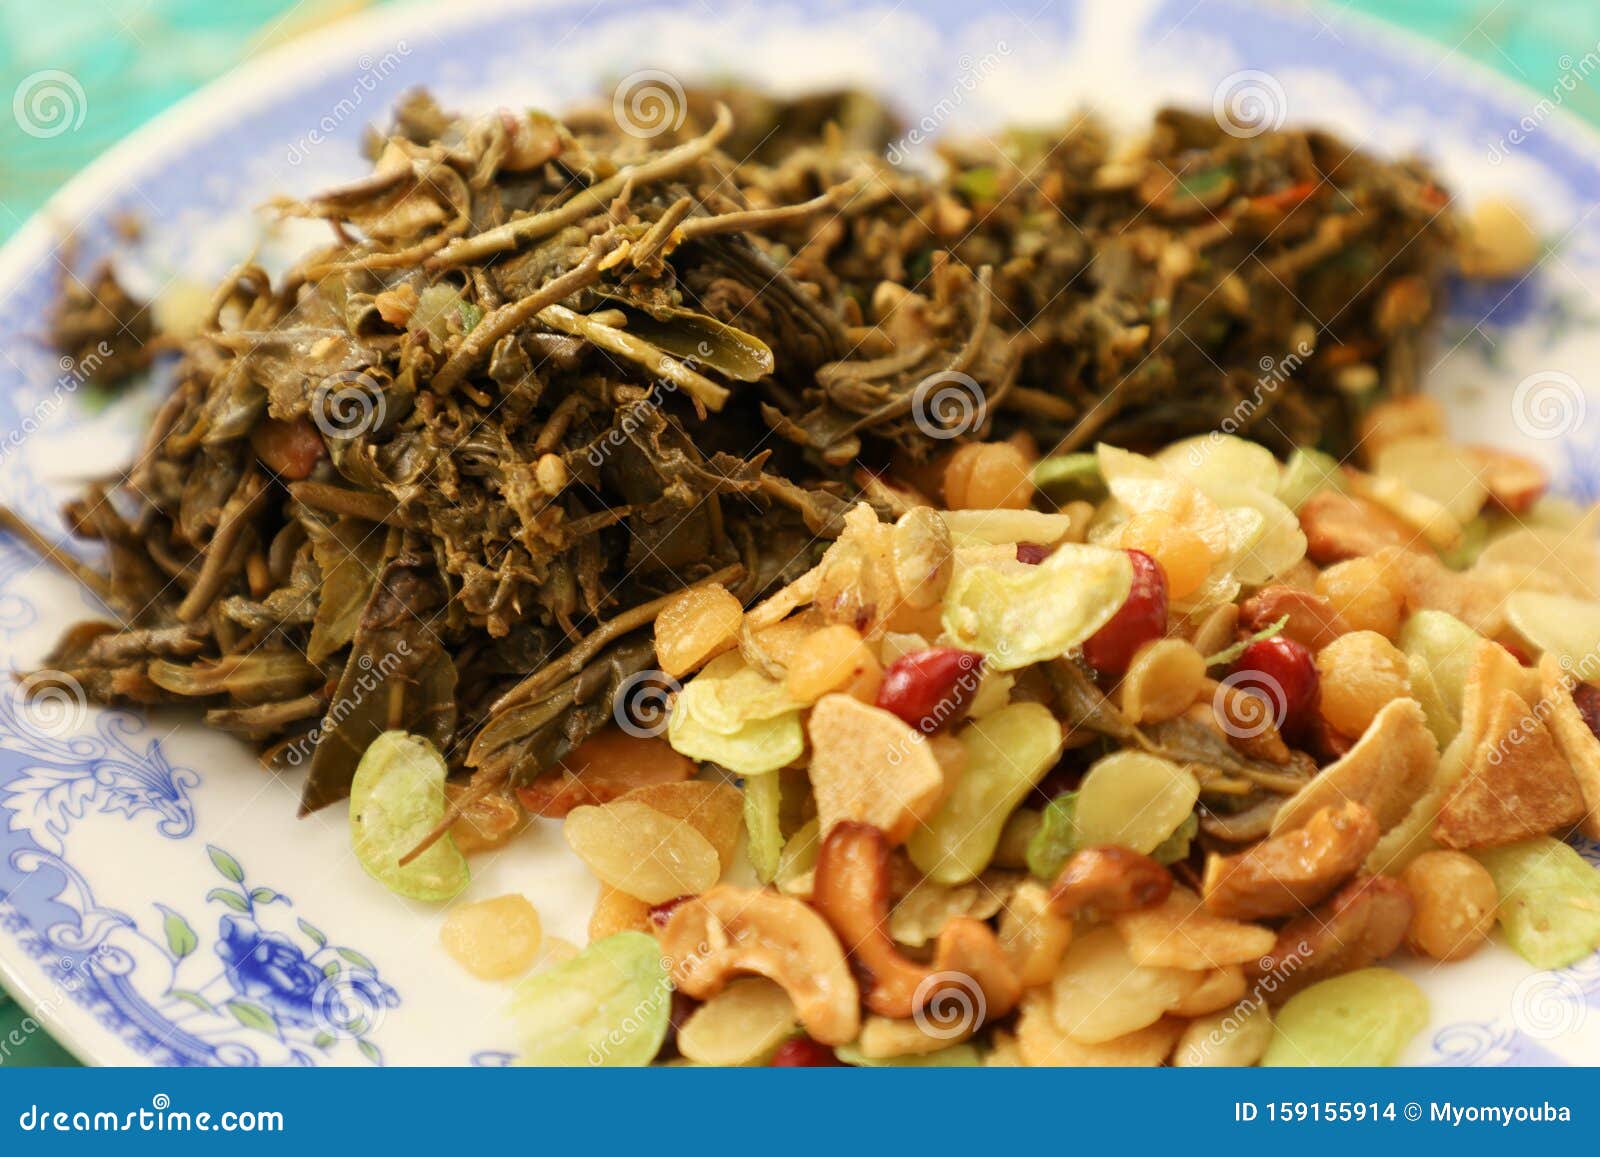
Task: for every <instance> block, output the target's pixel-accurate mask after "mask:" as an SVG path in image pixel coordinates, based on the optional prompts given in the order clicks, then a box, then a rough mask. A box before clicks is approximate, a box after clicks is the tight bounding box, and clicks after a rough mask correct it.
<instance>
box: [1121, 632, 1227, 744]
mask: <svg viewBox="0 0 1600 1157" xmlns="http://www.w3.org/2000/svg"><path fill="white" fill-rule="evenodd" d="M1205 680H1206V662H1205V659H1204V658H1203V657H1202V656H1201V654H1200V652H1199V651H1197V650H1195V649H1194V647H1193V646H1191V645H1190V644H1188V643H1186V642H1184V641H1183V640H1182V639H1156V640H1154V641H1152V642H1149V643H1146V644H1145V645H1144V646H1142V647H1140V648H1139V649H1138V650H1137V651H1136V652H1134V656H1133V662H1132V663H1130V664H1128V672H1127V674H1125V675H1124V676H1123V677H1122V684H1121V696H1122V713H1123V714H1124V715H1126V716H1127V717H1128V721H1129V722H1131V723H1160V722H1161V721H1162V720H1165V719H1176V718H1177V717H1178V716H1179V715H1182V714H1183V713H1184V712H1185V711H1187V710H1188V709H1189V707H1190V705H1191V704H1192V703H1194V701H1195V700H1196V699H1197V698H1199V697H1200V691H1201V688H1202V687H1203V686H1204V684H1205Z"/></svg>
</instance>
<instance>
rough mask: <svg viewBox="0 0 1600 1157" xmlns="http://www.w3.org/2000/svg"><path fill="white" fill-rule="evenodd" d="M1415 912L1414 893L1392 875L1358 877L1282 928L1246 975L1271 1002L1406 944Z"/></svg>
mask: <svg viewBox="0 0 1600 1157" xmlns="http://www.w3.org/2000/svg"><path fill="white" fill-rule="evenodd" d="M1412 911H1413V906H1412V900H1411V893H1410V892H1409V891H1408V890H1407V889H1406V886H1405V885H1404V884H1402V883H1401V882H1400V881H1399V880H1396V879H1394V878H1393V877H1391V876H1367V877H1366V878H1365V879H1360V880H1352V881H1351V882H1350V883H1348V884H1346V885H1345V886H1344V887H1343V888H1341V889H1340V890H1339V891H1338V893H1337V894H1336V895H1335V896H1334V897H1333V898H1332V899H1331V900H1328V901H1327V902H1326V903H1324V904H1322V905H1321V906H1319V907H1318V908H1317V909H1316V910H1315V911H1313V912H1310V913H1308V914H1306V915H1304V916H1301V917H1300V918H1298V919H1296V920H1291V921H1290V922H1289V923H1287V924H1285V925H1284V926H1283V927H1282V928H1280V929H1279V930H1278V942H1277V943H1276V944H1275V945H1274V946H1273V949H1272V951H1271V952H1269V953H1267V954H1266V955H1264V956H1262V957H1261V959H1260V960H1258V961H1256V962H1255V963H1254V964H1251V965H1247V966H1246V969H1245V976H1246V978H1247V979H1248V980H1250V982H1251V984H1252V986H1253V987H1254V989H1255V990H1256V991H1257V992H1259V993H1261V995H1262V996H1263V998H1264V999H1266V1000H1267V1002H1268V1003H1271V1004H1282V1003H1283V1002H1284V1001H1285V1000H1288V999H1289V997H1291V996H1293V995H1294V994H1295V993H1297V992H1299V991H1300V990H1301V989H1302V988H1308V987H1310V986H1311V985H1313V984H1315V983H1316V982H1317V981H1319V980H1326V979H1328V978H1329V977H1330V976H1338V975H1340V974H1342V973H1345V972H1354V971H1356V970H1357V969H1361V968H1366V967H1368V966H1369V965H1372V964H1375V963H1376V962H1377V961H1379V960H1382V959H1384V957H1386V956H1388V955H1389V954H1390V953H1392V952H1394V950H1395V949H1397V948H1399V947H1400V943H1401V941H1402V940H1403V939H1404V938H1405V934H1406V927H1407V926H1408V925H1409V924H1410V923H1411V914H1412Z"/></svg>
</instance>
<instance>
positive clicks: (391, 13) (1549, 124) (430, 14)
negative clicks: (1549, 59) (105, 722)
mask: <svg viewBox="0 0 1600 1157" xmlns="http://www.w3.org/2000/svg"><path fill="white" fill-rule="evenodd" d="M1088 2H1089V0H1077V3H1078V4H1079V5H1083V4H1086V3H1088ZM1227 2H1229V3H1232V4H1236V5H1238V6H1241V7H1254V8H1258V9H1262V10H1268V11H1272V12H1274V13H1276V14H1278V15H1279V16H1280V17H1282V18H1284V19H1287V20H1291V21H1294V22H1298V23H1309V22H1310V21H1311V16H1312V13H1311V10H1310V9H1309V8H1308V6H1307V5H1306V4H1304V3H1295V2H1294V0H1227ZM578 4H579V0H466V2H463V0H458V2H457V3H455V4H452V5H450V6H448V7H441V6H436V5H433V4H430V3H429V2H428V0H404V2H403V3H400V4H396V5H394V6H392V7H386V8H381V9H380V8H369V9H367V10H365V11H362V12H358V13H354V14H351V15H347V16H344V17H341V18H339V19H336V20H334V21H333V22H331V23H329V24H327V25H325V26H323V27H321V28H318V29H315V30H313V31H310V32H307V33H304V34H302V35H300V36H296V37H294V38H292V39H290V40H287V41H285V42H283V43H281V44H277V45H274V46H273V47H271V48H269V49H267V50H265V51H263V52H261V53H260V54H259V55H255V56H252V57H250V58H249V59H247V60H245V61H244V62H243V63H241V64H239V65H237V66H236V67H234V68H233V69H232V70H230V71H229V72H227V73H226V74H224V75H222V76H219V77H216V78H215V79H213V80H211V81H209V82H208V83H206V84H204V85H202V86H201V87H199V88H197V89H195V90H194V91H193V92H191V93H189V94H187V95H186V96H184V97H182V98H180V99H179V100H177V101H176V102H174V103H173V104H172V105H170V106H169V107H167V108H166V109H164V110H162V111H161V112H160V113H158V114H156V116H154V117H153V118H151V119H150V120H149V121H146V122H145V123H144V124H142V125H140V126H139V127H138V128H137V129H135V130H134V131H133V132H131V133H130V134H128V135H127V136H126V137H124V138H123V139H122V140H120V141H118V142H117V143H116V144H115V145H113V146H111V147H110V148H109V149H107V150H105V151H104V152H102V153H101V154H99V155H98V156H97V157H95V159H94V160H92V161H90V162H89V163H88V164H87V165H86V166H84V167H83V168H82V169H81V170H79V171H78V172H76V173H74V174H73V175H72V176H71V177H70V178H68V179H67V181H66V182H65V183H64V184H63V185H62V186H61V187H60V188H59V189H57V190H56V191H55V192H54V193H52V194H51V195H50V196H49V197H48V198H47V199H46V200H45V202H44V203H43V204H41V205H40V206H39V207H38V208H36V209H35V210H34V211H33V212H32V213H31V214H30V215H29V216H28V217H27V219H26V220H25V221H24V222H23V224H22V225H21V226H20V227H19V228H18V229H17V231H16V232H15V233H14V234H13V235H12V236H11V237H10V238H8V239H7V240H6V241H5V242H4V244H3V245H0V285H6V286H10V285H15V284H18V283H20V282H21V281H23V280H24V274H26V273H27V272H28V271H29V270H30V269H32V268H33V267H34V265H35V264H36V263H38V262H42V261H47V260H49V259H50V258H51V256H52V254H54V253H56V252H58V251H59V250H60V248H61V247H62V246H63V245H65V244H66V243H67V239H68V238H70V237H71V236H72V235H73V234H74V233H76V231H77V230H78V229H79V228H81V227H82V226H83V225H84V224H85V223H87V222H91V221H93V220H94V219H95V218H96V216H97V215H98V214H99V213H100V212H101V209H102V207H103V205H104V202H105V201H106V200H107V197H108V194H112V193H114V192H116V191H117V188H118V184H119V180H120V179H122V178H130V177H133V176H134V175H137V174H140V173H144V172H148V171H150V170H151V169H152V167H154V166H158V165H160V164H161V163H162V162H163V161H164V160H165V159H167V157H168V156H170V155H172V154H176V153H180V152H182V151H183V149H185V148H186V147H188V146H189V143H190V142H192V141H193V139H194V138H195V137H196V136H203V135H204V134H205V133H207V132H208V131H212V130H215V129H216V128H218V127H219V126H220V125H221V124H222V123H224V122H226V121H227V120H229V119H231V118H233V117H234V116H236V115H237V114H238V113H239V112H241V111H243V110H247V109H249V110H258V111H259V110H265V109H268V108H270V107H271V106H272V105H273V104H274V103H276V102H277V101H278V100H281V99H282V98H281V95H280V94H281V90H282V88H283V87H285V86H286V84H292V83H294V82H297V81H309V80H314V79H316V78H319V77H325V76H326V75H327V74H328V73H329V71H330V69H331V68H332V67H333V66H334V65H336V64H337V63H338V62H339V61H340V60H341V59H343V58H344V57H346V56H349V55H350V54H352V53H354V54H359V53H360V52H361V51H362V49H364V48H367V47H369V46H376V45H377V44H378V43H380V42H384V41H387V42H394V41H401V42H403V41H405V40H406V39H408V38H411V37H420V36H426V35H432V34H436V33H440V32H443V31H454V30H458V29H460V28H463V27H467V26H471V25H474V24H479V23H483V22H485V21H488V20H490V19H492V18H493V17H495V16H500V15H508V14H517V15H522V14H526V13H531V12H536V11H539V10H542V9H560V8H572V7H577V6H578ZM634 6H641V5H638V4H636V3H635V0H627V2H625V3H623V4H621V5H618V7H624V8H625V7H634ZM1336 18H1337V19H1338V20H1340V21H1341V22H1342V23H1344V24H1345V25H1346V26H1347V28H1344V29H1341V30H1340V31H1341V32H1345V31H1350V32H1352V33H1353V35H1351V36H1349V38H1348V39H1350V40H1353V41H1355V42H1356V46H1357V47H1358V48H1359V49H1360V50H1362V51H1368V52H1377V53H1388V54H1390V55H1391V56H1398V57H1400V58H1401V59H1402V60H1404V61H1408V62H1411V63H1416V64H1421V63H1426V64H1427V65H1428V66H1429V68H1430V69H1431V71H1432V72H1433V73H1435V74H1437V73H1444V74H1447V75H1449V76H1451V77H1452V78H1453V79H1454V80H1455V81H1456V83H1458V84H1460V85H1461V86H1463V87H1467V88H1471V89H1475V90H1477V91H1480V92H1482V93H1484V94H1485V95H1486V96H1491V97H1493V98H1494V100H1495V101H1496V103H1504V104H1506V105H1507V106H1508V109H1507V111H1508V112H1509V111H1513V110H1512V109H1511V108H1510V107H1509V106H1511V105H1513V104H1515V103H1516V102H1519V101H1526V100H1528V99H1532V100H1542V99H1544V98H1545V97H1544V94H1541V92H1540V91H1539V90H1538V89H1537V88H1535V87H1534V86H1533V85H1531V84H1527V83H1524V82H1522V81H1519V80H1516V79H1514V78H1512V77H1508V76H1505V75H1504V74H1502V73H1499V72H1497V71H1495V70H1494V69H1493V68H1491V67H1490V66H1489V65H1487V64H1485V63H1483V62H1481V61H1478V60H1476V59H1473V58H1472V57H1468V56H1463V55H1460V54H1452V55H1449V56H1446V57H1445V58H1443V59H1442V60H1439V59H1435V58H1434V53H1435V52H1436V51H1437V50H1439V49H1441V48H1443V47H1444V46H1443V45H1441V44H1440V43H1438V42H1436V41H1433V40H1430V39H1429V38H1428V37H1426V36H1424V35H1423V34H1421V33H1419V32H1415V31H1413V30H1411V29H1408V28H1403V27H1400V26H1399V25H1396V24H1392V23H1390V22H1389V21H1387V20H1385V19H1383V18H1381V17H1379V16H1376V15H1373V14H1370V13H1367V12H1362V11H1355V10H1351V9H1348V8H1346V9H1341V10H1340V11H1339V12H1338V13H1336ZM1339 39H1341V41H1343V40H1344V39H1345V37H1343V36H1340V37H1339ZM390 103H391V104H392V102H390ZM1296 120H1297V122H1300V118H1296ZM1301 123H1312V118H1307V119H1306V120H1305V121H1304V122H1301ZM1539 128H1540V131H1541V132H1543V133H1549V134H1550V135H1552V136H1555V137H1559V138H1561V139H1562V141H1563V143H1564V144H1566V145H1567V147H1569V148H1571V149H1572V150H1573V151H1574V152H1577V153H1579V154H1584V155H1587V156H1588V157H1589V159H1590V160H1591V161H1592V162H1593V163H1594V164H1595V165H1596V166H1597V167H1600V126H1597V125H1594V124H1591V123H1589V122H1588V121H1586V120H1584V119H1582V118H1581V117H1579V116H1578V115H1577V114H1576V113H1574V112H1572V111H1571V110H1570V109H1569V108H1568V107H1566V106H1564V105H1563V106H1561V107H1559V108H1557V109H1556V110H1555V111H1554V113H1553V115H1550V116H1549V117H1547V118H1546V119H1545V120H1543V121H1541V122H1540V126H1539ZM10 296H11V294H10V292H5V293H0V303H3V302H5V301H6V300H8V299H9V298H10ZM25 959H27V958H26V957H25V956H24V955H23V954H21V953H19V952H17V951H16V950H15V945H14V943H13V941H12V940H11V939H10V938H9V937H0V984H3V986H4V988H5V990H6V992H7V993H9V995H10V996H11V998H12V999H13V1000H14V1001H15V1002H16V1003H17V1005H18V1006H19V1007H20V1008H22V1009H23V1010H24V1012H25V1014H26V1016H27V1017H28V1018H29V1019H32V1020H33V1021H34V1022H35V1023H36V1024H37V1025H38V1027H39V1029H41V1030H43V1031H45V1032H47V1033H48V1034H49V1035H50V1037H51V1038H52V1039H54V1040H55V1041H56V1043H58V1044H59V1045H60V1046H61V1047H62V1048H63V1049H65V1050H66V1051H67V1052H69V1053H70V1054H71V1055H72V1056H73V1057H74V1059H76V1060H77V1061H78V1062H79V1063H81V1064H83V1065H89V1066H103V1065H108V1064H110V1065H116V1064H119V1063H121V1062H122V1061H123V1058H121V1057H115V1056H112V1055H111V1054H110V1053H109V1052H108V1051H106V1050H105V1049H103V1048H100V1047H99V1046H100V1045H102V1044H104V1043H105V1041H106V1040H113V1039H115V1038H114V1037H108V1038H104V1039H96V1038H95V1037H94V1036H93V1035H92V1034H88V1033H85V1034H83V1035H79V1034H78V1033H77V1031H76V1029H75V1027H74V1026H73V1024H72V1022H71V1019H70V1018H64V1017H62V1016H61V1015H59V1013H58V1012H57V1011H56V1009H55V1007H54V1006H53V1003H52V1001H50V1000H48V999H43V998H41V997H40V995H39V993H37V992H36V991H35V989H34V987H33V985H32V983H31V982H30V981H29V980H28V979H27V977H26V976H25V975H24V970H23V969H22V968H21V967H19V965H20V962H21V961H23V960H25Z"/></svg>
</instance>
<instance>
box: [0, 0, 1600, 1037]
mask: <svg viewBox="0 0 1600 1157" xmlns="http://www.w3.org/2000/svg"><path fill="white" fill-rule="evenodd" d="M1201 2H1202V3H1203V2H1204V0H1201ZM1309 6H1310V7H1313V8H1314V9H1315V10H1316V11H1317V12H1318V13H1319V15H1320V17H1321V19H1322V20H1323V21H1325V22H1326V23H1327V25H1328V28H1329V30H1330V31H1331V32H1332V33H1334V34H1335V35H1337V33H1338V31H1339V27H1340V23H1341V22H1342V21H1349V20H1351V19H1352V16H1351V14H1352V13H1361V14H1364V15H1367V16H1376V17H1380V18H1382V19H1385V20H1388V21H1391V22H1393V23H1395V24H1398V25H1400V26H1402V27H1404V28H1407V29H1410V30H1411V31H1413V32H1416V33H1419V34H1421V35H1422V36H1425V37H1427V38H1428V39H1429V40H1431V41H1433V42H1434V44H1435V45H1436V46H1437V51H1438V53H1439V55H1440V57H1441V58H1443V57H1448V56H1460V57H1466V58H1469V59H1472V60H1475V61H1478V62H1479V63H1481V64H1485V65H1487V66H1488V67H1490V68H1492V69H1494V70H1495V71H1497V72H1499V73H1501V74H1503V75H1504V76H1506V77H1508V78H1510V79H1511V80H1514V81H1516V82H1518V83H1520V84H1523V85H1525V86H1527V87H1529V88H1531V89H1534V90H1536V91H1540V92H1549V91H1550V88H1551V86H1552V85H1553V84H1554V83H1555V82H1556V80H1557V79H1558V78H1559V77H1560V76H1561V74H1562V72H1563V66H1562V64H1561V63H1560V62H1561V59H1562V57H1563V55H1565V54H1568V53H1576V54H1581V53H1583V52H1588V51H1590V50H1592V49H1593V48H1594V46H1595V45H1596V44H1597V43H1600V3H1596V2H1595V0H1537V2H1536V0H1355V2H1352V3H1337V2H1333V0H1328V2H1322V3H1314V4H1311V5H1309ZM362 7H365V5H364V4H363V3H361V0H299V2H298V3H290V2H288V0H227V2H226V3H218V2H217V0H51V3H49V4H48V5H37V4H26V5H25V4H20V3H8V4H4V5H0V99H4V98H5V97H7V96H9V95H14V94H16V93H18V91H19V90H20V89H22V88H23V87H24V86H25V84H26V82H27V81H28V80H30V79H31V78H33V77H34V76H35V74H38V73H41V72H45V71H47V70H59V71H60V72H62V73H65V74H67V75H68V76H69V77H71V78H72V79H73V81H74V82H75V83H77V84H79V85H81V86H82V88H83V90H84V92H85V93H86V94H87V99H86V100H85V101H84V102H83V103H84V109H85V112H84V117H83V121H82V123H81V124H79V125H77V127H76V128H74V129H73V130H72V131H70V132H62V133H60V134H59V135H55V136H46V137H41V136H37V135H30V134H28V133H25V132H23V131H22V129H21V127H20V124H19V123H18V119H17V118H15V117H0V240H4V239H5V238H6V237H9V236H10V235H11V234H12V233H14V232H16V230H17V229H18V228H19V227H20V226H21V225H22V223H23V222H24V221H26V220H27V218H28V216H29V215H30V214H31V213H32V212H33V211H34V210H36V209H37V208H38V207H39V206H40V205H41V204H43V203H44V202H45V200H46V199H47V198H48V197H49V196H50V194H51V193H52V192H54V191H55V190H56V189H57V188H58V187H59V186H60V185H61V184H62V183H63V182H64V181H65V180H66V179H67V178H68V177H70V176H71V175H72V174H73V173H75V172H77V171H78V170H79V169H81V168H83V166H84V165H86V164H88V163H89V162H90V161H92V160H93V159H94V158H95V157H96V156H97V155H98V154H100V153H101V152H103V151H104V150H105V149H106V148H108V147H109V146H110V145H112V144H114V143H115V142H116V141H118V140H120V139H121V138H122V137H124V136H126V135H127V134H128V132H129V131H130V130H132V129H134V128H135V127H137V126H138V125H140V124H142V123H144V122H145V121H147V120H149V119H150V118H151V117H153V116H155V115H156V114H157V113H159V112H161V111H162V110H163V109H165V108H167V107H168V106H169V105H171V104H173V103H174V102H175V101H177V100H179V99H181V98H182V97H184V96H186V95H188V94H189V93H190V92H193V91H194V90H195V89H197V88H199V87H200V86H202V85H204V84H205V83H206V82H207V81H210V80H212V79H214V78H215V77H217V76H220V75H222V74H224V73H226V72H227V71H228V70H230V69H231V68H233V67H235V66H237V65H238V64H240V63H242V62H243V61H245V60H247V59H248V58H250V57H251V56H252V55H254V54H256V53H259V52H261V51H263V50H264V49H266V48H270V47H273V46H275V45H277V44H280V43H283V42H285V41H287V40H289V39H292V38H293V37H295V36H297V35H300V34H302V33H304V32H306V31H308V30H310V29H312V28H316V27H320V26H322V25H324V24H326V23H328V22H329V21H332V20H336V19H338V18H340V17H341V16H343V15H345V14H347V13H349V12H352V11H355V10H358V9H360V8H362ZM1567 108H1568V109H1569V110H1570V111H1572V112H1575V113H1577V114H1578V115H1580V116H1583V117H1586V118H1588V119H1589V120H1591V121H1593V122H1595V123H1600V87H1594V86H1592V85H1589V86H1584V87H1582V88H1580V90H1579V91H1578V92H1576V93H1573V94H1570V96H1569V97H1568V99H1567ZM73 1063H74V1062H73V1060H72V1058H71V1056H70V1055H69V1054H68V1053H67V1052H66V1051H65V1050H64V1049H62V1048H61V1047H60V1046H59V1045H57V1044H56V1043H55V1042H54V1041H53V1040H51V1039H50V1038H49V1036H48V1035H47V1034H46V1033H44V1032H43V1031H41V1030H40V1029H39V1027H38V1026H37V1025H36V1024H35V1023H34V1022H33V1020H32V1018H30V1017H29V1016H27V1014H26V1011H25V1010H24V1009H22V1008H21V1007H20V1006H18V1005H17V1004H16V1003H15V1002H14V1001H12V1000H10V999H9V998H7V997H6V996H5V995H4V993H0V1067H4V1066H5V1065H70V1064H73Z"/></svg>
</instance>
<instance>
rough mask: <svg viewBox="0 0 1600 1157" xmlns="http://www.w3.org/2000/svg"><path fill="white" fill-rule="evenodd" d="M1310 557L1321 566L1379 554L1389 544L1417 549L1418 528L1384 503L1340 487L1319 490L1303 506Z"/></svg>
mask: <svg viewBox="0 0 1600 1157" xmlns="http://www.w3.org/2000/svg"><path fill="white" fill-rule="evenodd" d="M1300 529H1301V530H1303V531H1304V532H1305V536H1306V557H1308V558H1310V559H1311V561H1312V562H1314V563H1316V564H1317V565H1318V566H1327V565H1328V564H1330V563H1335V562H1342V561H1344V560H1345V559H1347V558H1360V557H1362V556H1365V555H1371V554H1377V553H1378V551H1380V550H1382V549H1384V548H1385V547H1399V548H1400V549H1402V550H1411V549H1413V545H1412V544H1413V543H1414V542H1415V540H1416V539H1417V537H1418V535H1417V532H1416V531H1414V530H1412V529H1411V528H1410V527H1409V526H1407V525H1406V524H1405V523H1403V522H1401V521H1400V520H1399V519H1398V518H1396V517H1395V516H1394V515H1392V514H1390V513H1389V512H1388V511H1387V510H1384V509H1383V507H1381V506H1379V505H1378V504H1377V503H1375V502H1369V501H1368V500H1367V499H1365V498H1353V497H1350V496H1347V495H1344V494H1340V493H1339V492H1338V491H1337V490H1319V491H1317V492H1316V493H1315V494H1313V495H1312V496H1311V497H1310V498H1308V499H1306V500H1305V502H1304V503H1302V504H1301V506H1300Z"/></svg>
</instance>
